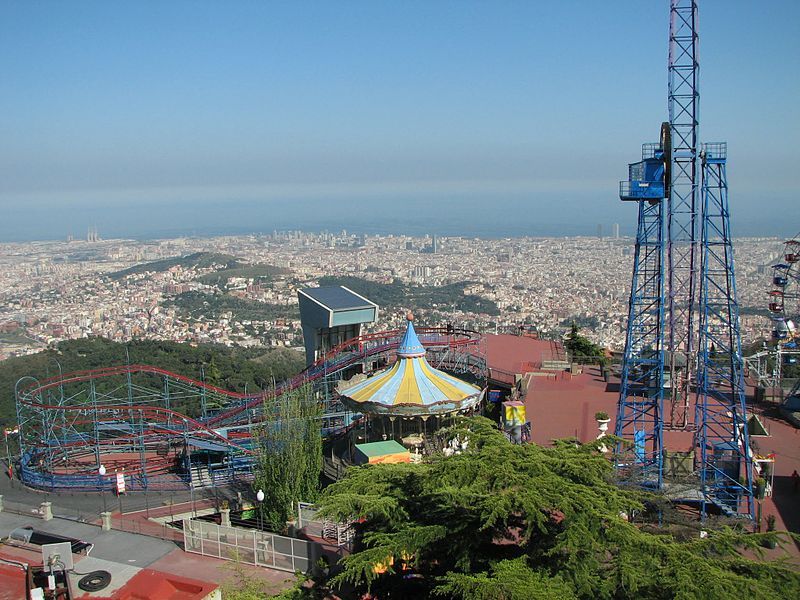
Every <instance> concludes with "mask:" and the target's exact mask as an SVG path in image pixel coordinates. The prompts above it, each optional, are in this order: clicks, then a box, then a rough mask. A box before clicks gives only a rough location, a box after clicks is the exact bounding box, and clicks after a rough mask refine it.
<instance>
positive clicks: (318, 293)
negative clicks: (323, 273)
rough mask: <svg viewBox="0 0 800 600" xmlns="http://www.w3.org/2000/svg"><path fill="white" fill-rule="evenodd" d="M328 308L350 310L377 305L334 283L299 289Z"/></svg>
mask: <svg viewBox="0 0 800 600" xmlns="http://www.w3.org/2000/svg"><path fill="white" fill-rule="evenodd" d="M299 291H300V293H301V294H305V295H306V296H308V297H309V298H311V299H312V300H314V301H315V302H317V303H318V304H321V305H322V306H324V307H325V308H327V309H328V310H352V309H356V308H373V307H375V306H377V305H376V304H375V303H374V302H370V301H369V300H367V299H366V298H364V297H363V296H359V295H358V294H356V293H355V292H354V291H353V290H351V289H348V288H346V287H344V286H343V285H336V286H330V287H318V288H303V289H302V290H299Z"/></svg>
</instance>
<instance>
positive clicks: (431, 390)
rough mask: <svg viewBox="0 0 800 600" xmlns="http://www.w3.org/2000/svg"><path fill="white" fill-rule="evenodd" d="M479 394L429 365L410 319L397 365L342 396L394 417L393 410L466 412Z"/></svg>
mask: <svg viewBox="0 0 800 600" xmlns="http://www.w3.org/2000/svg"><path fill="white" fill-rule="evenodd" d="M409 316H410V315H409ZM480 393H481V390H480V388H478V387H476V386H474V385H471V384H469V383H466V382H464V381H461V380H460V379H458V378H456V377H453V376H452V375H448V374H447V373H444V372H442V371H440V370H438V369H434V368H433V367H431V366H430V364H428V361H427V360H426V359H425V347H424V346H423V345H422V343H421V342H420V341H419V338H418V337H417V334H416V331H414V325H413V323H412V320H411V318H409V320H408V325H407V327H406V332H405V335H404V336H403V339H402V341H401V342H400V346H399V347H398V349H397V362H396V363H395V364H394V365H392V366H391V367H389V368H387V369H385V370H383V371H382V372H380V373H378V374H377V375H374V376H373V377H370V378H369V379H366V380H364V381H360V382H359V383H356V384H355V385H353V386H350V387H348V388H346V389H344V390H342V391H341V394H342V396H345V397H346V398H347V399H349V400H350V401H352V402H353V403H355V404H358V405H362V406H363V407H364V408H368V407H367V406H364V405H373V406H375V407H376V408H379V409H381V410H380V412H387V413H391V412H392V411H391V408H390V407H392V406H405V407H407V408H413V407H417V408H418V409H419V413H420V414H425V413H426V412H440V409H434V407H437V406H438V407H441V410H448V411H450V410H459V409H460V408H464V404H467V405H474V404H475V402H477V399H478V397H479V395H480ZM426 409H433V410H426ZM404 412H405V411H404Z"/></svg>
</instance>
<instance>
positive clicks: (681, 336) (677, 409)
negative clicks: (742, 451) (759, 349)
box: [665, 0, 700, 429]
mask: <svg viewBox="0 0 800 600" xmlns="http://www.w3.org/2000/svg"><path fill="white" fill-rule="evenodd" d="M699 74H700V67H699V63H698V35H697V2H696V0H671V2H670V18H669V87H668V99H669V124H670V133H671V134H672V135H671V137H672V169H671V171H672V173H671V180H670V186H669V195H668V201H667V250H666V251H667V262H668V264H667V276H666V279H667V313H668V328H667V329H668V333H667V338H666V341H667V356H666V360H667V363H668V364H667V373H668V377H667V381H666V384H667V390H668V392H669V401H670V404H669V408H670V412H669V421H668V422H666V423H665V425H666V426H667V427H670V428H675V429H685V428H687V427H688V426H689V424H690V420H689V397H690V394H691V385H692V379H693V375H694V373H693V368H692V366H693V359H694V346H695V342H696V339H695V338H696V329H695V322H694V309H695V296H696V293H695V285H696V282H697V272H696V264H695V262H696V259H697V241H696V232H697V226H696V221H697V205H698V196H699V194H698V191H699V186H698V183H699V173H698V168H697V167H698V161H697V153H698V134H699V110H700V106H699V104H700V92H699V80H698V77H699Z"/></svg>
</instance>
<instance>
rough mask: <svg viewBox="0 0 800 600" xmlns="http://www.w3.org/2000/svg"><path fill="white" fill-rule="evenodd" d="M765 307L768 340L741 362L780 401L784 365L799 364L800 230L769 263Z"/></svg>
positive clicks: (784, 389) (783, 384)
mask: <svg viewBox="0 0 800 600" xmlns="http://www.w3.org/2000/svg"><path fill="white" fill-rule="evenodd" d="M767 309H768V310H769V315H770V320H771V321H772V332H771V340H770V341H769V342H764V345H763V349H762V350H761V351H759V352H756V353H755V354H753V355H751V356H748V357H746V358H745V362H746V363H747V367H748V370H749V375H750V377H752V378H753V380H754V383H755V385H757V386H758V387H760V388H762V389H763V390H764V391H765V392H766V390H771V396H772V398H773V399H775V400H778V401H781V400H783V398H784V397H786V396H787V393H786V392H787V388H789V387H790V386H785V383H786V382H784V373H785V368H786V367H787V366H790V365H796V364H798V363H800V330H798V325H799V324H800V233H798V234H797V235H796V236H794V237H793V238H792V239H790V240H787V241H786V242H784V247H783V252H782V253H781V257H780V259H778V263H776V264H774V265H772V272H771V276H770V290H769V302H768V304H767ZM790 384H791V382H790ZM788 395H791V393H789V394H788Z"/></svg>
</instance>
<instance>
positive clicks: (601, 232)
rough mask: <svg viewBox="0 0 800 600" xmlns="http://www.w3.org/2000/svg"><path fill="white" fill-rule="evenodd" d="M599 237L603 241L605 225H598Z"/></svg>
mask: <svg viewBox="0 0 800 600" xmlns="http://www.w3.org/2000/svg"><path fill="white" fill-rule="evenodd" d="M597 237H599V238H600V239H601V240H602V239H603V224H602V223H598V224H597Z"/></svg>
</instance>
